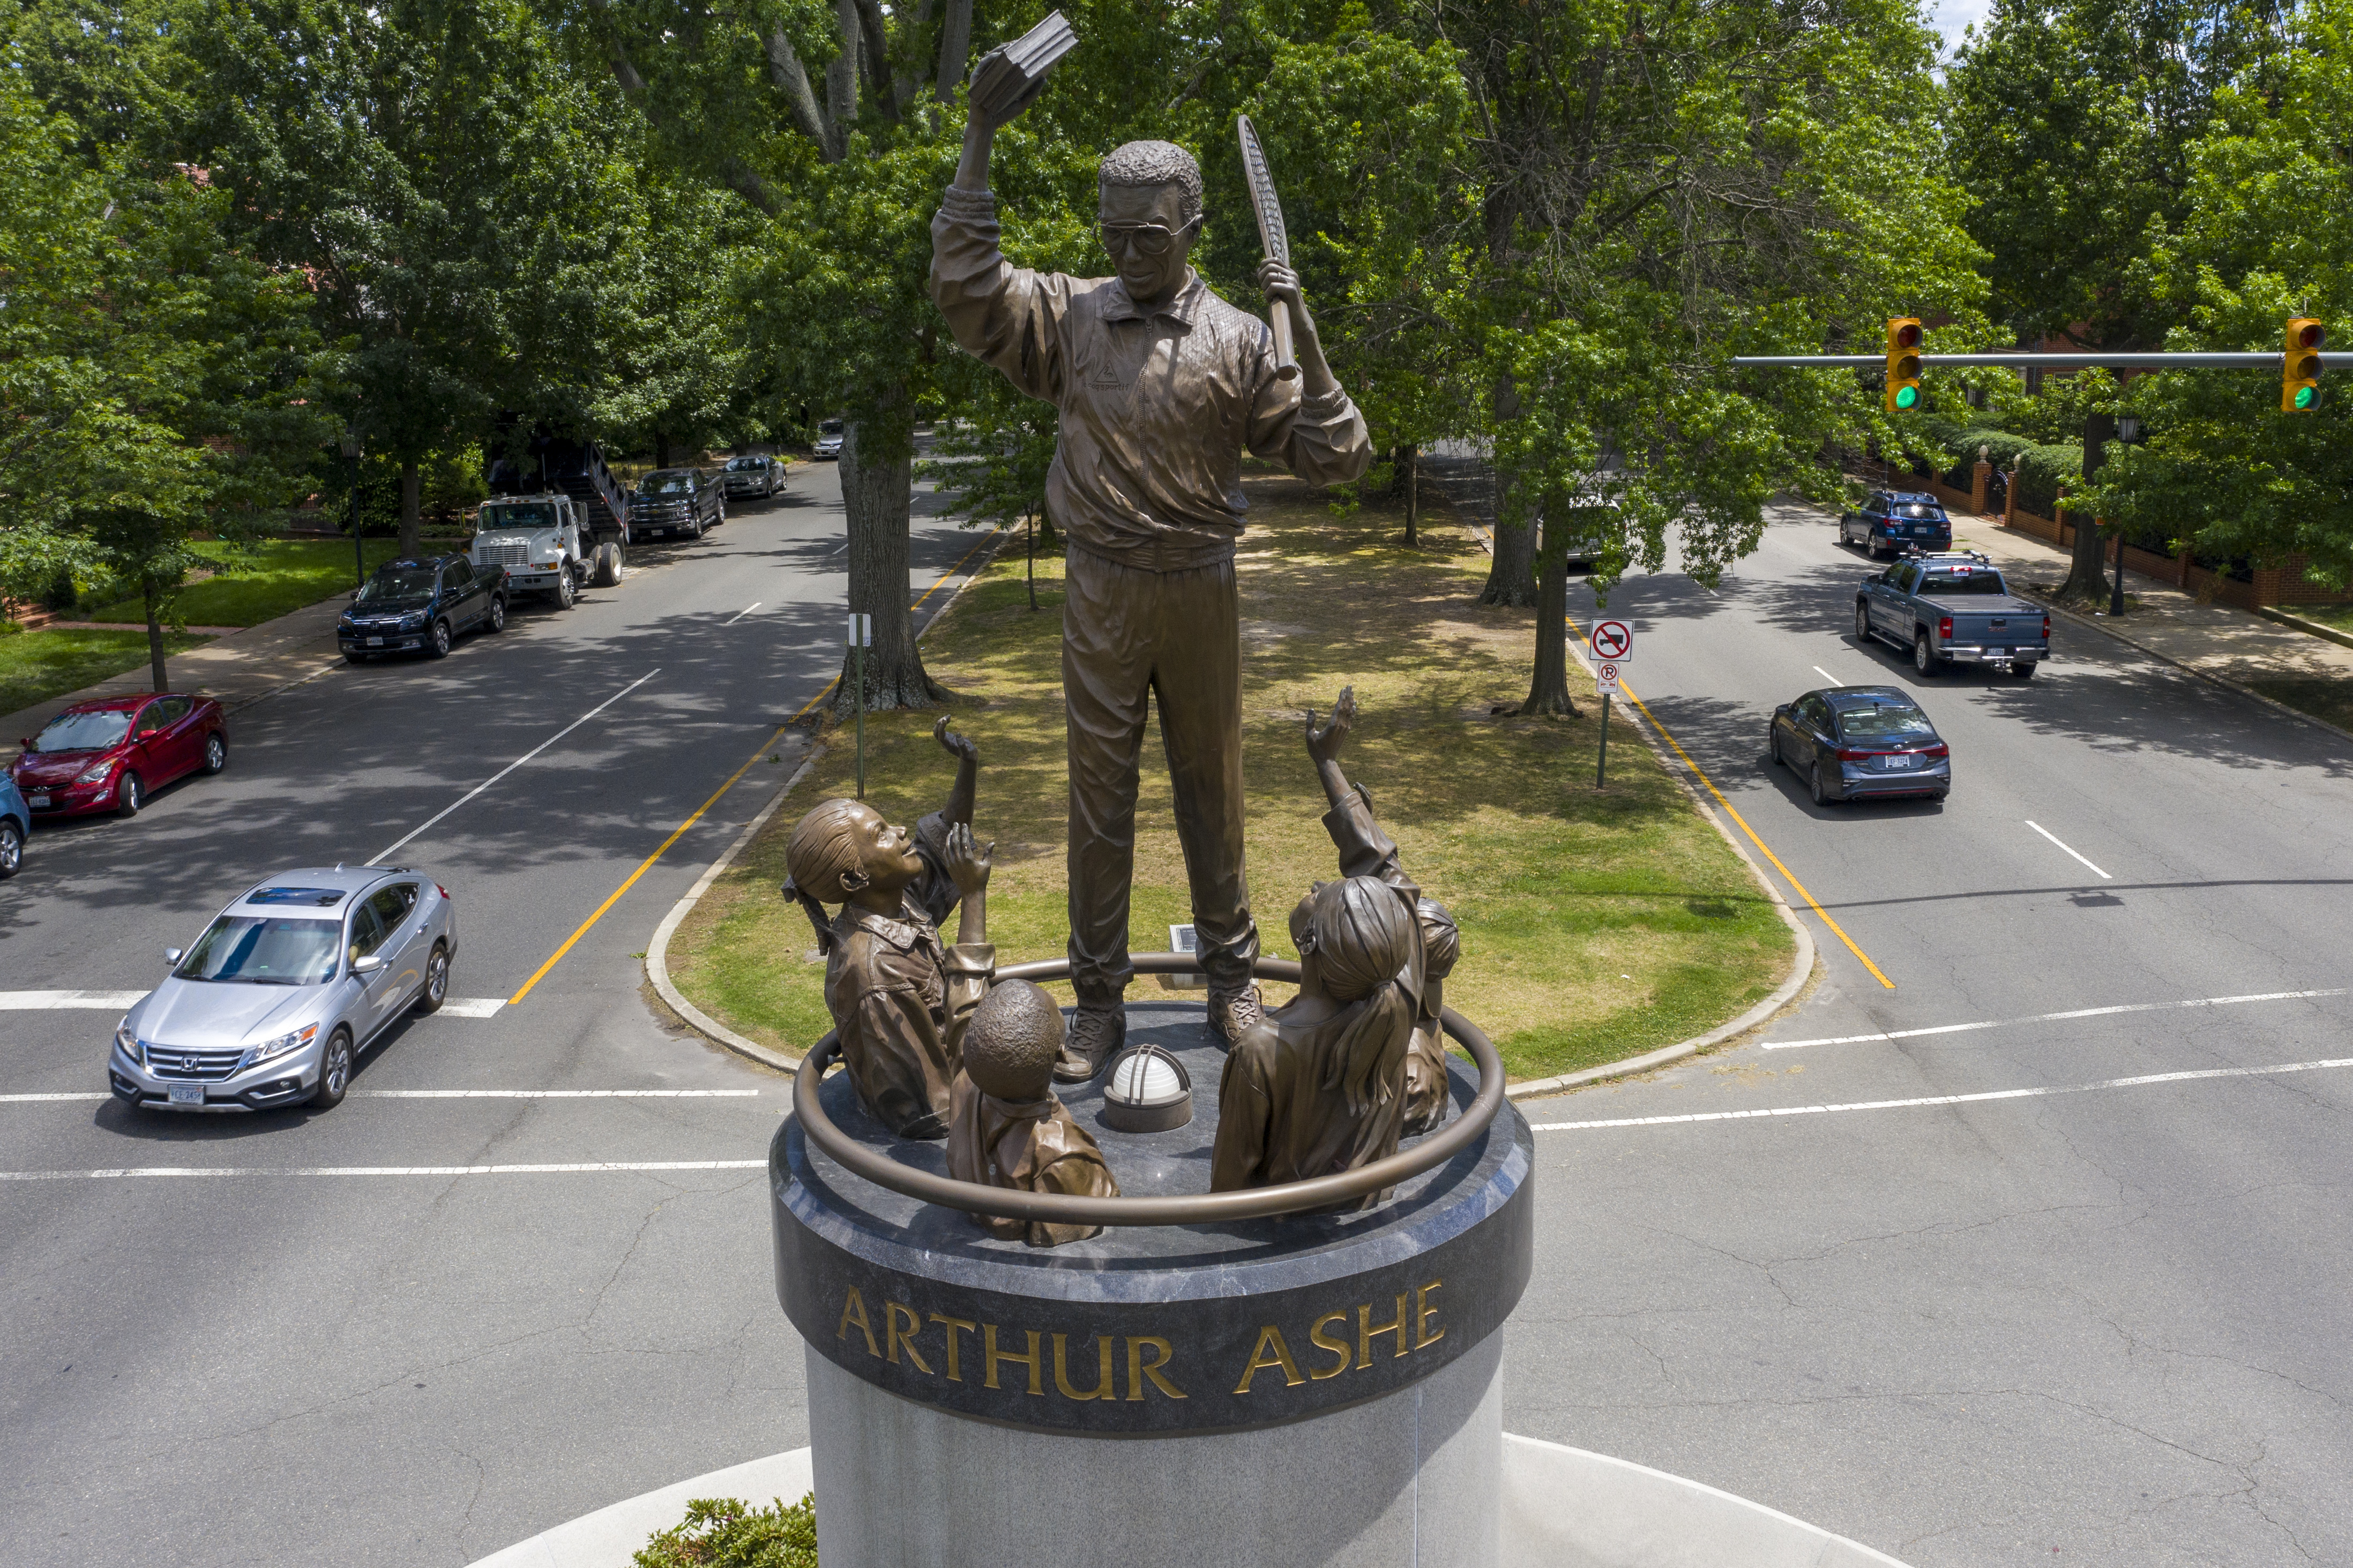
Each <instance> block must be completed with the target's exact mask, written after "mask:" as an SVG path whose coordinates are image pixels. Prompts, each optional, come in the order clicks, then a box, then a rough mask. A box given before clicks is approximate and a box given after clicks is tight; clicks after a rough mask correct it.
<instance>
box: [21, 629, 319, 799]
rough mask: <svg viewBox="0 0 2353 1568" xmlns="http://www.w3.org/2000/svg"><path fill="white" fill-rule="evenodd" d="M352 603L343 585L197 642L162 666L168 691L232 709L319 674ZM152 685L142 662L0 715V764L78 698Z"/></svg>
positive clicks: (111, 694)
mask: <svg viewBox="0 0 2353 1568" xmlns="http://www.w3.org/2000/svg"><path fill="white" fill-rule="evenodd" d="M350 603H351V595H350V592H349V591H348V590H346V591H345V592H343V593H341V594H337V595H334V596H333V597H332V598H328V599H322V600H320V601H319V602H318V603H317V604H315V605H305V606H303V607H302V608H301V609H299V610H295V611H293V612H291V613H290V614H288V615H283V616H279V617H278V618H277V619H276V620H274V621H264V622H262V623H261V624H260V625H259V626H246V627H243V628H241V629H238V630H235V631H231V632H229V633H227V635H226V636H223V637H216V638H214V639H213V640H212V641H211V642H208V643H206V644H205V645H204V646H203V647H195V648H190V649H189V650H188V651H187V652H185V653H183V654H175V655H174V656H173V658H172V661H171V663H170V665H169V666H168V667H167V668H168V672H169V674H170V676H171V679H172V689H173V690H174V691H190V692H197V693H200V694H202V695H204V696H206V697H210V698H213V699H216V700H217V701H219V703H220V705H221V706H222V707H224V708H226V709H228V710H230V711H232V712H234V711H235V710H237V709H239V708H244V707H248V706H250V705H251V704H253V703H256V702H259V701H260V700H262V699H263V698H265V697H267V696H269V694H270V693H272V692H274V691H280V690H282V689H285V688H286V687H289V686H291V685H293V684H294V683H295V682H297V681H301V680H308V679H311V677H312V676H314V675H320V674H322V673H324V672H325V671H327V670H329V669H332V668H335V667H336V666H337V665H339V664H341V663H342V662H343V654H342V653H341V652H340V651H339V650H338V649H337V647H336V646H335V617H337V616H340V615H342V614H343V610H344V608H345V607H346V606H347V605H350ZM142 629H143V628H142ZM153 687H154V680H153V677H152V676H151V675H150V673H149V671H148V668H147V666H146V665H145V664H143V663H142V664H141V665H140V666H139V668H136V669H127V670H124V671H123V672H122V673H121V675H118V676H114V677H112V678H111V679H106V680H101V681H100V682H99V683H98V684H97V685H95V686H87V687H84V688H83V689H81V690H79V691H69V692H67V693H66V694H65V695H64V696H62V697H52V698H50V699H49V700H47V701H46V702H37V703H35V704H34V705H33V706H32V707H30V708H26V709H24V710H20V711H18V712H15V713H11V714H8V715H7V716H5V718H0V763H5V762H7V761H9V760H11V759H13V758H14V757H15V756H16V751H17V747H16V742H17V740H18V738H19V737H21V736H25V735H31V734H37V733H38V732H39V731H40V728H41V726H42V725H44V724H46V723H47V722H48V721H50V720H51V719H54V718H56V717H57V716H58V714H59V713H60V712H62V711H64V710H66V709H68V708H69V707H71V706H72V705H73V704H75V703H77V702H87V701H89V700H91V699H92V698H96V697H123V696H128V695H130V694H131V693H132V692H138V691H148V690H152V689H153Z"/></svg>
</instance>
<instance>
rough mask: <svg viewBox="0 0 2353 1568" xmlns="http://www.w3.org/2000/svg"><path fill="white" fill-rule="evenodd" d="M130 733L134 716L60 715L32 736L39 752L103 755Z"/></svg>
mask: <svg viewBox="0 0 2353 1568" xmlns="http://www.w3.org/2000/svg"><path fill="white" fill-rule="evenodd" d="M130 732H131V715H130V714H128V713H125V712H123V711H121V710H119V709H118V710H114V711H111V712H105V713H60V714H58V716H57V717H56V718H54V719H52V720H50V721H48V723H47V726H45V727H44V728H43V729H42V731H41V732H40V733H39V734H37V735H36V736H34V737H33V750H34V751H36V752H102V751H104V750H106V748H107V747H109V746H111V745H113V744H114V743H115V742H117V741H120V740H121V739H122V737H123V736H125V735H126V734H129V733H130Z"/></svg>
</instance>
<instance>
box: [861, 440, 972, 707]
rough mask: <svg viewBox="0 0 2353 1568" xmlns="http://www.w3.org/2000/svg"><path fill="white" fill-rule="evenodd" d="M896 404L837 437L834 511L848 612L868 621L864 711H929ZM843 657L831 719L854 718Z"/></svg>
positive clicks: (907, 456) (909, 459) (935, 695)
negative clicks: (844, 552)
mask: <svg viewBox="0 0 2353 1568" xmlns="http://www.w3.org/2000/svg"><path fill="white" fill-rule="evenodd" d="M907 407H908V404H907V401H906V399H905V398H903V397H902V398H901V399H900V400H899V402H898V405H897V406H896V407H895V408H894V409H892V410H890V411H889V412H887V413H885V414H884V415H883V416H881V417H880V418H871V417H870V418H868V419H854V420H851V421H849V422H848V423H847V424H845V425H844V426H842V432H841V462H840V468H841V505H842V510H844V511H846V512H848V513H849V608H850V609H851V610H853V611H862V612H864V613H865V614H867V615H870V616H873V617H874V646H873V647H871V648H869V649H867V650H866V708H867V710H868V711H870V712H871V711H873V710H877V709H882V708H934V707H937V706H939V705H940V704H942V703H944V702H945V701H946V700H947V699H948V693H947V691H946V689H944V688H943V687H941V686H940V685H938V684H937V683H936V682H934V680H933V679H932V678H931V677H930V676H929V675H926V674H925V673H924V672H923V652H922V650H921V649H919V648H917V647H915V627H914V620H913V616H910V615H908V613H907V601H908V587H907V516H908V512H909V511H910V510H912V507H913V500H914V443H913V426H912V424H911V423H910V422H909V421H908V419H907V417H906V414H905V410H906V409H907ZM854 679H855V678H854V676H853V673H852V666H851V663H850V660H849V650H848V649H846V648H845V649H844V650H843V654H842V661H841V684H840V686H839V688H837V689H836V690H835V694H834V700H833V711H834V715H835V717H836V718H845V717H848V716H849V715H851V714H853V713H855V712H856V706H855V704H856V698H855V687H854Z"/></svg>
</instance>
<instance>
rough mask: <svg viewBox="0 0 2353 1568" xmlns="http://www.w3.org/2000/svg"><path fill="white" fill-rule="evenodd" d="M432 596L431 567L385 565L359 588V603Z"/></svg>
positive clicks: (381, 603) (382, 603) (378, 602)
mask: <svg viewBox="0 0 2353 1568" xmlns="http://www.w3.org/2000/svg"><path fill="white" fill-rule="evenodd" d="M432 596H433V568H432V567H430V566H387V567H385V568H384V569H383V570H382V571H380V572H378V573H377V574H375V576H373V577H371V578H369V579H368V580H367V586H366V587H364V588H362V589H361V590H360V596H359V603H361V604H363V605H389V604H396V603H398V602H399V601H401V600H403V599H429V598H431V597H432Z"/></svg>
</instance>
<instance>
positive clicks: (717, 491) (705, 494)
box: [629, 468, 727, 539]
mask: <svg viewBox="0 0 2353 1568" xmlns="http://www.w3.org/2000/svg"><path fill="white" fill-rule="evenodd" d="M724 521H727V492H726V490H725V489H724V488H723V487H722V486H720V485H718V484H715V483H713V482H712V478H711V476H710V475H709V474H706V473H704V472H703V471H702V469H701V468H656V469H655V470H654V471H653V472H652V473H650V474H648V475H647V476H646V477H645V478H644V479H639V480H638V493H637V497H636V499H635V500H632V501H631V502H630V503H629V531H630V532H631V533H632V534H634V535H635V536H636V537H638V538H639V539H645V538H648V537H650V536H652V535H654V534H670V533H682V534H684V535H686V537H687V538H689V539H700V538H702V535H703V533H704V532H705V531H707V530H710V529H713V528H717V527H718V526H719V525H720V524H721V523H723V522H724Z"/></svg>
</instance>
